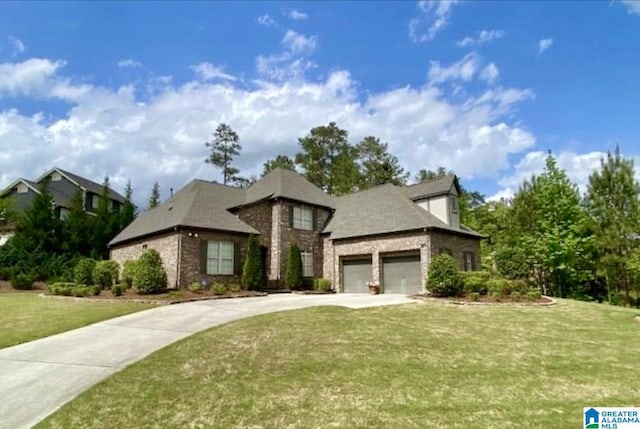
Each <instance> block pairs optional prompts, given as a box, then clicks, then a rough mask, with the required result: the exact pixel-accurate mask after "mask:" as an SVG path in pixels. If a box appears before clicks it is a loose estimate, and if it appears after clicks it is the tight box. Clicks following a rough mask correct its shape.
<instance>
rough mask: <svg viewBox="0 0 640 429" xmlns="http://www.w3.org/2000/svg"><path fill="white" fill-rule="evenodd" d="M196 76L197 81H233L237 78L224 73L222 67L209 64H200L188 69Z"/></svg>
mask: <svg viewBox="0 0 640 429" xmlns="http://www.w3.org/2000/svg"><path fill="white" fill-rule="evenodd" d="M190 68H191V70H193V71H194V72H195V74H196V76H198V79H200V80H203V81H207V80H213V79H222V80H230V81H234V80H236V79H237V78H236V77H235V76H233V75H231V74H229V73H225V72H224V69H223V68H222V67H217V66H215V65H213V64H211V63H207V62H202V63H200V64H197V65H195V66H191V67H190Z"/></svg>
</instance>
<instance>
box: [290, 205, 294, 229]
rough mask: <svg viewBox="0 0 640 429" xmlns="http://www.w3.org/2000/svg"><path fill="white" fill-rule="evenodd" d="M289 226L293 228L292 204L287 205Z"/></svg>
mask: <svg viewBox="0 0 640 429" xmlns="http://www.w3.org/2000/svg"><path fill="white" fill-rule="evenodd" d="M289 228H293V204H290V205H289Z"/></svg>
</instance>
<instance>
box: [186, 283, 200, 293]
mask: <svg viewBox="0 0 640 429" xmlns="http://www.w3.org/2000/svg"><path fill="white" fill-rule="evenodd" d="M187 289H189V291H191V292H193V293H202V285H201V284H200V283H198V282H193V283H191V284H190V285H189V286H187Z"/></svg>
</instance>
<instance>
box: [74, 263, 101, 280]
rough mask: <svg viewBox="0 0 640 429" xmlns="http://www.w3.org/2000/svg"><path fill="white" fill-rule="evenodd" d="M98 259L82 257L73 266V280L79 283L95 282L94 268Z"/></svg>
mask: <svg viewBox="0 0 640 429" xmlns="http://www.w3.org/2000/svg"><path fill="white" fill-rule="evenodd" d="M95 267H96V261H94V260H93V259H91V258H81V259H79V260H78V261H77V262H76V265H75V266H74V267H73V281H74V282H75V283H77V284H87V285H90V284H93V269H94V268H95Z"/></svg>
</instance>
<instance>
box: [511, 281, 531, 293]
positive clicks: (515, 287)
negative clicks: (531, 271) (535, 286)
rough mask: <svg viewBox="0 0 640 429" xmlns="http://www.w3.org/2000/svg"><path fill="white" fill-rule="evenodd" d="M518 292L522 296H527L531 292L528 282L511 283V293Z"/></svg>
mask: <svg viewBox="0 0 640 429" xmlns="http://www.w3.org/2000/svg"><path fill="white" fill-rule="evenodd" d="M513 292H518V293H519V294H520V295H521V296H525V295H526V294H527V292H529V285H528V284H527V281H526V280H522V279H516V280H512V281H511V293H513Z"/></svg>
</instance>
